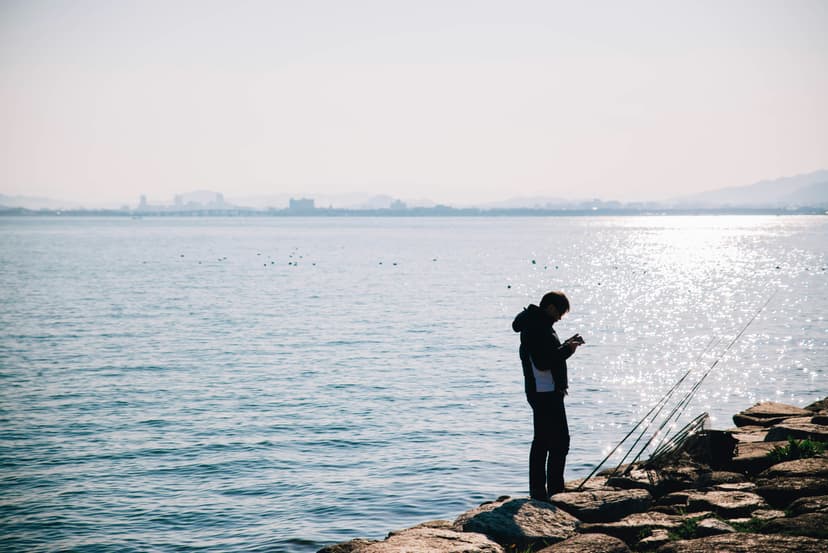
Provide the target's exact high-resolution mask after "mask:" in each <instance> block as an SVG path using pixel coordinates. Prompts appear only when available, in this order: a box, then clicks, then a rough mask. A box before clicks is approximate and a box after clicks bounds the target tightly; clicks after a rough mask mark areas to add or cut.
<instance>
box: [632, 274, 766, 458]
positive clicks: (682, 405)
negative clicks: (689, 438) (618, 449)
mask: <svg viewBox="0 0 828 553" xmlns="http://www.w3.org/2000/svg"><path fill="white" fill-rule="evenodd" d="M778 292H779V288H776V290H774V292H773V294H771V295H770V297H769V298H768V299H767V300H765V302H764V303H763V304H762V306H761V307H760V308H759V309H758V310H757V311H756V313H754V314H753V317H751V318H750V320H749V321H748V322H747V324H746V325H744V326H743V327H742V329H741V330H740V331H739V333H738V334H736V337H735V338H733V340H731V342H730V344H728V346H727V347H726V348H725V350H724V351H723V352H722V353H720V354H719V356H718V357H717V358H716V360H715V361H713V363H712V364H711V365H710V367H709V368H708V369H707V371H705V373H704V374H703V375H702V377H701V378H700V379H699V380H698V382H696V384H695V385H694V386H693V387H692V388H691V389H690V391H689V392H688V393H687V395H685V396H684V398H682V400H681V401H680V402H679V403H678V404H677V405H676V407H675V408H673V411H672V412H671V413H670V414H669V415H668V416H667V418H666V419H665V421H664V422H663V423H662V424H661V426H660V427H659V428H658V430H656V432H655V434H653V435H652V437H651V438H650V439H649V440H648V441H647V443H646V444H644V447H642V448H641V450H640V451H639V452H638V455H636V456H635V459H633V461H632V462H631V463H630V465H629V466H628V467H627V470H625V471H624V474H627V473H629V471H630V469H631V467H632V466H633V465H634V464H635V463H636V462H637V461H638V460H639V459H640V458H641V455H643V453H644V451H646V450H647V447H649V445H650V444H651V443H652V442H653V440H654V439H655V438H656V437H657V436H658V434H659V433H660V432H661V431H662V430H663V429H664V427H665V426H666V425H667V423H668V422H669V421H670V420H671V419H672V418H673V415H675V414H676V413H678V414H677V415H676V417H675V421H676V422H677V421H678V420H679V419H680V418H681V416H682V415H683V414H684V411H685V410H686V409H687V406H688V405H690V402H691V401H692V400H693V397H694V396H695V395H696V392H698V390H699V388H700V387H701V385H702V383H703V382H704V380H705V379H706V378H707V377H708V376H709V375H710V373H711V372H713V369H714V368H716V365H718V364H719V361H721V360H722V358H723V357H724V356H725V355H726V354H727V352H728V351H730V349H731V348H732V347H733V346H734V344H736V342H738V341H739V338H741V337H742V335H743V334H744V333H745V332H746V331H747V329H748V328H749V327H750V325H751V324H753V321H755V320H756V318H757V317H758V316H759V314H760V313H761V312H762V311H764V309H765V308H766V307H767V306H768V304H769V303H770V302H771V301H772V300H773V298H774V297H775V296H776V294H777V293H778ZM669 434H670V430H668V432H667V433H666V434H665V435H664V436H663V437H662V438H661V440H660V441H659V443H658V444H657V445H656V450H658V449H659V448H660V447H661V446H662V445H663V443H664V441H665V440H666V439H667V437H668V436H669Z"/></svg>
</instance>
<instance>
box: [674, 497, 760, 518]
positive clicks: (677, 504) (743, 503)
mask: <svg viewBox="0 0 828 553" xmlns="http://www.w3.org/2000/svg"><path fill="white" fill-rule="evenodd" d="M658 504H659V505H660V506H670V507H672V508H673V509H675V510H676V511H679V510H681V511H685V512H688V513H695V512H700V511H712V512H714V513H716V514H717V515H720V516H722V517H725V518H738V517H744V516H749V515H750V513H752V512H753V511H755V510H756V509H764V508H766V507H767V506H768V504H767V503H766V502H765V500H764V499H763V498H762V497H761V496H759V495H757V494H755V493H751V492H726V491H716V490H714V491H707V492H703V491H687V492H675V493H672V494H669V495H666V496H664V497H663V498H661V499H660V500H659V501H658Z"/></svg>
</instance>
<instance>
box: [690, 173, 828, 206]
mask: <svg viewBox="0 0 828 553" xmlns="http://www.w3.org/2000/svg"><path fill="white" fill-rule="evenodd" d="M674 203H675V204H676V205H678V206H681V207H774V208H777V207H783V208H784V207H800V206H808V207H823V206H825V207H828V170H821V171H815V172H813V173H807V174H804V175H796V176H793V177H782V178H778V179H773V180H763V181H759V182H757V183H754V184H750V185H747V186H732V187H728V188H721V189H719V190H711V191H708V192H701V193H699V194H693V195H691V196H684V197H682V198H677V199H676V200H675V202H674Z"/></svg>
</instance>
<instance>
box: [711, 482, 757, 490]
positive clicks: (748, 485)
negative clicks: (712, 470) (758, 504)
mask: <svg viewBox="0 0 828 553" xmlns="http://www.w3.org/2000/svg"><path fill="white" fill-rule="evenodd" d="M713 489H714V490H721V491H723V492H754V491H756V484H754V483H753V482H732V483H731V482H726V483H724V484H716V485H715V486H713Z"/></svg>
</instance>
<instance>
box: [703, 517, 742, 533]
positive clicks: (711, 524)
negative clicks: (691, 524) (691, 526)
mask: <svg viewBox="0 0 828 553" xmlns="http://www.w3.org/2000/svg"><path fill="white" fill-rule="evenodd" d="M735 531H736V530H735V529H734V528H733V527H732V526H731V525H729V524H728V523H726V522H722V521H721V520H719V519H717V518H706V519H704V520H702V521H701V522H699V524H698V525H697V526H696V536H698V537H700V538H704V537H707V536H718V535H719V534H732V533H733V532H735Z"/></svg>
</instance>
